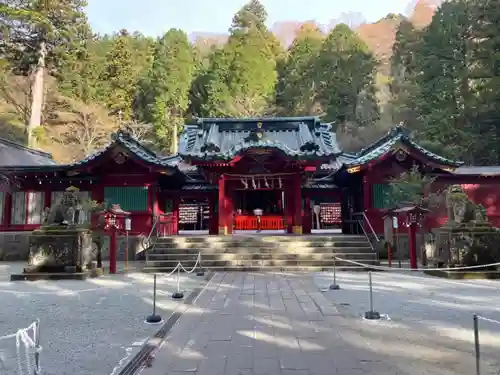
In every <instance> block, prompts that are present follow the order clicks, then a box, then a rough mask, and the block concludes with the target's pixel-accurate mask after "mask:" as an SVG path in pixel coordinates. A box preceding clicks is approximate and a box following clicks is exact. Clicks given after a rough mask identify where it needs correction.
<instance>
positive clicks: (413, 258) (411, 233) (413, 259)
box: [408, 223, 418, 270]
mask: <svg viewBox="0 0 500 375" xmlns="http://www.w3.org/2000/svg"><path fill="white" fill-rule="evenodd" d="M417 226H418V225H417V224H416V223H414V224H410V225H409V226H408V246H409V248H410V268H411V269H413V270H416V269H417V268H418V267H417Z"/></svg>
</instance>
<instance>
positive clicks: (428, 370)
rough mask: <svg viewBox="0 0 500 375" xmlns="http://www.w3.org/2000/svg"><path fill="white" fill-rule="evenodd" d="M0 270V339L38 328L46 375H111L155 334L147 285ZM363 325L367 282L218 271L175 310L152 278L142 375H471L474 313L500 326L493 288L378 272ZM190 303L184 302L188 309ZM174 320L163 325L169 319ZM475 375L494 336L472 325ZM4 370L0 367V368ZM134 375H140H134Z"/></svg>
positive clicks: (168, 282)
mask: <svg viewBox="0 0 500 375" xmlns="http://www.w3.org/2000/svg"><path fill="white" fill-rule="evenodd" d="M12 267H15V264H14V266H10V268H8V267H7V266H5V264H0V269H1V270H2V271H1V276H0V296H1V301H2V310H1V314H0V332H1V333H2V335H4V334H9V333H12V332H13V331H14V332H15V329H17V328H21V327H25V326H28V325H29V324H30V323H31V322H32V321H33V320H34V319H36V318H39V319H40V321H41V344H42V346H43V351H42V353H41V365H42V370H43V374H45V375H59V374H74V375H90V374H93V375H111V374H113V375H119V374H120V373H123V370H124V368H126V366H127V363H130V362H132V361H134V360H135V359H136V358H137V355H138V354H139V353H140V351H141V347H143V344H144V343H145V342H146V341H147V339H148V337H152V336H153V335H154V334H155V333H156V332H157V331H158V330H159V329H160V327H161V325H156V326H153V325H147V324H145V323H144V319H145V317H146V316H147V315H149V314H150V313H151V300H152V275H147V274H143V273H139V272H129V273H127V274H118V275H113V276H109V275H106V276H104V277H102V278H99V279H91V280H87V281H84V282H82V281H57V282H54V281H36V282H17V283H12V282H10V281H8V277H7V274H8V273H9V272H12V271H13V269H12ZM372 278H373V302H374V304H373V307H374V309H375V310H376V311H378V312H380V313H381V314H382V319H381V320H380V321H367V320H364V319H363V314H364V312H365V311H367V310H368V309H369V295H368V282H367V281H368V275H367V273H366V272H338V274H337V283H338V284H339V285H340V288H341V289H340V290H337V291H334V290H329V289H328V287H329V285H330V284H331V283H332V275H331V274H328V273H305V272H255V273H252V272H217V273H215V274H213V275H212V277H211V278H210V280H209V281H208V283H207V281H205V280H204V279H203V278H202V277H196V276H194V275H193V276H186V275H182V279H181V285H182V289H183V290H184V291H185V292H186V297H188V296H189V293H190V292H192V291H193V290H195V289H198V290H199V288H201V287H203V286H204V285H205V283H207V284H206V286H204V287H203V289H202V290H201V292H200V293H199V295H198V296H197V297H196V298H195V299H194V301H192V302H190V303H183V301H180V302H178V301H174V300H172V299H171V294H172V292H173V291H175V290H176V278H175V276H171V277H165V276H162V275H159V276H158V313H159V314H160V315H162V317H163V318H164V319H165V321H166V323H167V324H166V326H168V328H169V329H168V331H165V333H166V337H165V340H164V341H162V340H156V344H157V345H159V346H158V347H157V348H156V350H155V351H154V352H153V355H152V356H150V357H149V358H148V360H147V361H146V363H145V364H146V366H145V368H144V369H142V370H140V372H141V373H142V375H175V374H177V375H180V374H196V375H277V374H294V375H306V374H307V375H323V374H342V375H361V374H372V375H388V374H394V375H416V374H426V375H427V374H430V375H438V374H439V375H451V374H454V375H470V374H474V373H475V362H474V345H473V330H472V314H473V313H477V314H480V315H482V316H485V317H489V318H492V319H496V318H498V317H499V316H500V307H499V306H500V295H499V294H498V282H497V281H486V280H481V281H473V280H468V281H451V280H444V279H438V278H433V277H430V276H424V275H422V274H420V273H411V274H410V273H404V272H398V271H390V272H377V273H375V272H374V273H373V274H372ZM186 299H187V298H186ZM174 312H175V313H177V316H178V317H179V316H180V317H179V318H178V321H177V322H176V323H175V324H174V325H173V326H172V327H170V326H169V324H168V323H169V317H170V316H171V315H172V314H173V313H174ZM480 341H481V351H482V352H481V354H482V361H481V370H482V372H481V374H498V371H499V369H500V363H499V360H498V355H497V353H498V349H499V348H500V325H496V324H495V323H490V322H486V321H480ZM1 358H3V359H2V361H1V362H0V374H4V373H5V374H15V373H16V367H15V366H16V362H15V342H7V341H0V359H1ZM2 366H3V367H2ZM136 373H138V372H136Z"/></svg>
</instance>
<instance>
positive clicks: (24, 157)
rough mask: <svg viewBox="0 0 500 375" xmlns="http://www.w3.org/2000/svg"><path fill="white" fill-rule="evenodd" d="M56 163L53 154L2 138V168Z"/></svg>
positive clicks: (0, 151)
mask: <svg viewBox="0 0 500 375" xmlns="http://www.w3.org/2000/svg"><path fill="white" fill-rule="evenodd" d="M45 165H56V162H55V161H54V159H52V155H51V154H48V153H46V152H43V151H40V150H35V149H32V148H29V147H25V146H23V145H20V144H19V143H16V142H12V141H10V140H8V139H4V138H0V168H1V167H12V166H19V167H21V166H25V167H35V166H45Z"/></svg>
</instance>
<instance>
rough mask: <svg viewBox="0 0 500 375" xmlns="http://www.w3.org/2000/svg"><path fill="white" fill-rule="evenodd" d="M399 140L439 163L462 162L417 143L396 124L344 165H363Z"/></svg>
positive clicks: (456, 164)
mask: <svg viewBox="0 0 500 375" xmlns="http://www.w3.org/2000/svg"><path fill="white" fill-rule="evenodd" d="M399 142H401V143H403V144H406V145H407V146H409V147H411V148H413V149H415V150H416V151H418V152H420V153H422V154H423V155H425V156H426V157H428V158H429V159H431V160H434V161H435V162H436V163H439V164H441V165H447V166H453V167H458V166H460V165H462V164H463V162H460V161H455V160H450V159H447V158H445V157H442V156H440V155H437V154H435V153H433V152H431V151H429V150H427V149H425V148H424V147H422V146H420V145H418V144H417V143H416V142H415V141H413V140H412V139H411V138H410V134H409V131H408V130H407V129H405V128H404V127H403V126H400V125H398V126H396V127H394V128H393V129H391V130H390V131H389V132H388V133H387V134H386V135H385V136H383V137H382V138H380V139H379V140H377V141H376V142H374V143H372V144H371V145H369V146H368V147H365V148H364V149H362V150H361V151H359V152H358V153H357V154H355V157H354V158H353V159H352V160H350V161H349V162H348V163H346V165H363V164H366V163H368V162H370V161H372V160H376V159H378V158H379V157H381V156H382V155H384V154H385V153H387V152H389V151H391V150H392V149H393V148H394V147H395V146H396V145H397V144H398V143H399ZM346 155H347V154H346Z"/></svg>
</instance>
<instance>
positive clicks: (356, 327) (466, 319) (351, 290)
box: [314, 271, 500, 375]
mask: <svg viewBox="0 0 500 375" xmlns="http://www.w3.org/2000/svg"><path fill="white" fill-rule="evenodd" d="M314 278H315V282H316V285H317V286H318V287H319V288H320V289H322V291H324V295H325V296H327V297H328V298H329V299H330V300H331V301H332V302H333V303H334V304H335V305H336V306H337V308H338V309H339V311H340V312H341V314H342V315H344V316H345V317H347V318H349V319H348V321H350V323H349V325H350V326H351V327H352V330H353V336H352V337H353V340H351V341H353V342H351V344H352V345H354V346H356V347H359V348H361V347H363V348H364V349H367V350H371V351H373V352H377V353H378V354H385V355H386V357H387V358H389V359H390V360H391V361H400V362H401V363H407V364H411V365H412V366H414V367H415V369H418V370H419V373H421V374H426V375H427V374H436V375H438V374H439V375H448V374H449V375H451V374H453V375H462V374H463V375H471V374H475V360H474V358H475V357H474V344H473V339H474V334H473V329H472V327H473V320H472V315H473V313H476V314H479V315H482V316H484V317H488V318H491V319H495V320H498V321H500V281H493V280H491V281H490V280H466V281H454V280H446V279H440V278H435V277H431V276H426V275H423V274H420V273H419V274H414V273H413V274H408V273H400V272H392V271H391V272H373V273H372V285H373V307H374V310H375V311H378V312H379V313H381V314H386V316H385V319H382V320H381V321H366V320H364V319H363V318H362V316H363V315H364V312H365V311H367V310H369V309H370V305H369V287H368V274H367V273H363V272H359V273H348V272H338V273H337V284H338V285H339V286H340V288H341V289H340V290H337V291H331V290H325V288H328V286H329V285H330V284H331V283H332V274H331V273H330V274H327V273H317V274H315V276H314ZM356 322H357V323H356ZM479 325H480V334H479V337H480V345H481V356H482V363H481V367H482V372H481V374H483V375H485V374H497V375H498V374H500V356H499V355H498V353H499V349H500V324H499V323H492V322H487V321H484V320H483V321H480V324H479ZM354 331H355V332H354ZM354 337H356V339H354ZM344 339H345V340H347V341H350V337H348V336H346V337H344Z"/></svg>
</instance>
